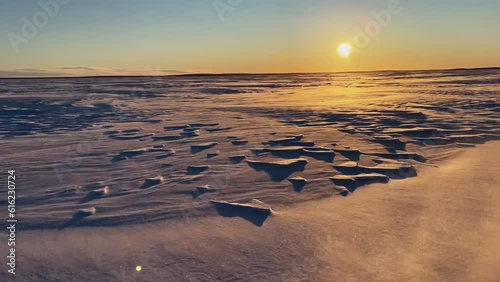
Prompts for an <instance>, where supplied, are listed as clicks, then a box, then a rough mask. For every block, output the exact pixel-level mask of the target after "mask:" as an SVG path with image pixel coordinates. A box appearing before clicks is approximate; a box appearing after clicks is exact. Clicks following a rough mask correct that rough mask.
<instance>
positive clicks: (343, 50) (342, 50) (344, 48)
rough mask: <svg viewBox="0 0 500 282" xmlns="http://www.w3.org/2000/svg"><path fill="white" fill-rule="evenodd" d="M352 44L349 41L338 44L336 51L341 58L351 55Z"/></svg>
mask: <svg viewBox="0 0 500 282" xmlns="http://www.w3.org/2000/svg"><path fill="white" fill-rule="evenodd" d="M351 51H352V45H351V44H350V43H347V42H344V43H342V44H340V45H339V47H338V48H337V52H338V53H339V55H340V56H341V57H342V58H347V57H349V56H350V55H351Z"/></svg>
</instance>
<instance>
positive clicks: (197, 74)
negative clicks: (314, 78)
mask: <svg viewBox="0 0 500 282" xmlns="http://www.w3.org/2000/svg"><path fill="white" fill-rule="evenodd" d="M484 70H500V66H499V67H483V68H452V69H427V70H369V71H366V70H365V71H342V72H290V73H187V74H172V75H101V76H41V77H33V76H26V77H0V80H5V79H93V78H94V79H95V78H145V77H158V78H162V77H165V78H166V77H211V76H268V75H275V76H278V75H280V76H281V75H282V76H286V75H307V74H310V75H318V74H350V73H381V72H398V73H411V72H446V71H484Z"/></svg>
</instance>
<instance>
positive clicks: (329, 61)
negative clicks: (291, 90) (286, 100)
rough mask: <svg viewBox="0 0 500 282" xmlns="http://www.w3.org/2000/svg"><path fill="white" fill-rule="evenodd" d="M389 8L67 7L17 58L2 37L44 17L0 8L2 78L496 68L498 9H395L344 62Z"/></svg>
mask: <svg viewBox="0 0 500 282" xmlns="http://www.w3.org/2000/svg"><path fill="white" fill-rule="evenodd" d="M40 1H41V2H50V1H56V0H40ZM65 1H68V0H65ZM216 1H217V0H216ZM218 1H221V2H222V3H228V2H230V1H229V0H218ZM390 1H391V0H302V1H299V0H241V3H240V4H239V5H237V6H236V7H234V8H233V10H231V11H228V12H226V13H224V17H223V19H222V20H221V18H220V17H219V15H218V13H217V11H216V9H215V8H214V5H213V2H214V1H213V0H176V1H173V0H172V1H169V0H142V1H139V0H137V1H135V0H71V1H69V3H67V4H65V5H61V6H60V11H59V12H58V13H57V14H56V15H55V16H54V17H51V18H50V19H49V21H48V24H47V25H46V26H42V27H40V28H39V30H38V32H37V33H36V35H35V36H34V37H33V38H31V39H28V42H27V43H23V44H21V45H20V46H19V52H18V53H16V52H14V49H13V48H12V46H11V43H10V40H9V38H8V34H9V33H14V34H16V35H19V36H22V31H21V29H22V27H23V24H24V23H23V20H22V18H23V17H25V18H27V19H28V20H29V21H30V22H32V19H33V15H34V14H35V13H37V12H39V11H43V10H42V8H41V7H40V5H39V1H38V0H36V1H35V0H33V1H28V0H26V1H19V0H0V77H2V76H12V75H29V76H43V75H65V74H77V75H80V74H82V75H95V74H136V73H137V74H141V73H142V74H166V73H184V72H216V73H227V72H252V73H258V72H266V73H269V72H330V71H351V70H354V71H355V70H380V69H435V68H458V67H489V66H500V36H499V31H498V28H499V27H500V16H499V15H500V1H498V0H449V1H444V0H443V1H431V0H418V1H417V0H413V1H411V0H401V1H400V2H401V6H402V7H403V11H402V12H401V13H400V14H397V15H393V16H392V19H391V22H390V24H389V25H388V26H386V27H382V29H381V32H380V34H379V35H378V36H376V37H373V38H371V41H370V43H369V44H368V45H367V46H366V47H364V48H362V49H360V50H359V51H360V52H359V53H358V54H353V55H352V56H351V57H350V58H348V59H343V58H340V57H339V56H338V54H337V53H336V48H337V46H338V45H339V44H340V43H342V42H344V41H352V39H353V37H354V36H355V35H356V32H355V29H356V28H357V27H358V28H360V29H364V28H365V26H366V25H367V24H368V23H369V22H371V21H373V20H374V19H373V16H371V14H370V12H371V11H379V10H382V9H387V4H388V3H389V2H390Z"/></svg>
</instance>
